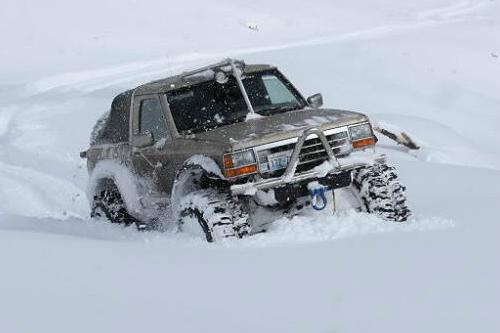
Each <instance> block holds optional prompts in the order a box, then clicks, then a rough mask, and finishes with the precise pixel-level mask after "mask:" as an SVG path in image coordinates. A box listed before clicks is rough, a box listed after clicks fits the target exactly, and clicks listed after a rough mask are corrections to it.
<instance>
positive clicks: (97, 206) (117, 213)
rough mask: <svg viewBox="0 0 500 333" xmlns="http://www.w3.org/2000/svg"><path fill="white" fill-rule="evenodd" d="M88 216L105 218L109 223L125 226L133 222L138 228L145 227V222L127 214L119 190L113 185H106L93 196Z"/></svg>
mask: <svg viewBox="0 0 500 333" xmlns="http://www.w3.org/2000/svg"><path fill="white" fill-rule="evenodd" d="M90 217H92V218H105V219H107V220H108V221H109V222H111V223H119V224H123V225H126V226H129V225H131V224H135V225H136V226H137V228H138V229H140V230H143V229H146V224H144V223H142V222H140V221H139V220H138V219H136V218H135V217H133V216H132V215H130V214H129V212H128V211H127V208H126V206H125V203H124V201H123V198H122V196H121V194H120V191H119V190H118V188H117V187H116V186H114V185H113V186H107V187H106V188H104V189H102V190H101V191H100V192H99V193H98V194H97V195H95V196H94V202H93V205H92V210H91V213H90Z"/></svg>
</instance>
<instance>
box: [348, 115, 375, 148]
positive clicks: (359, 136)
mask: <svg viewBox="0 0 500 333" xmlns="http://www.w3.org/2000/svg"><path fill="white" fill-rule="evenodd" d="M349 136H350V138H351V143H352V147H353V148H354V149H360V148H366V147H368V146H374V145H375V143H376V142H377V139H376V138H375V135H374V133H373V128H372V126H371V124H370V122H368V121H367V122H363V123H358V124H354V125H352V126H349Z"/></svg>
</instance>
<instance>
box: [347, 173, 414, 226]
mask: <svg viewBox="0 0 500 333" xmlns="http://www.w3.org/2000/svg"><path fill="white" fill-rule="evenodd" d="M352 186H353V188H354V189H355V191H356V192H357V194H358V196H359V198H360V199H361V202H362V209H363V210H364V211H366V212H368V213H372V214H376V215H378V216H380V217H382V218H383V219H385V220H389V221H395V222H404V221H406V220H407V219H408V218H409V217H410V215H411V211H410V209H409V208H408V207H407V205H406V195H405V190H406V188H405V187H404V186H403V185H401V183H400V182H399V179H398V176H397V174H396V172H395V169H394V167H390V166H388V165H386V164H380V163H377V164H374V165H373V166H370V167H364V168H359V169H356V170H355V171H353V181H352Z"/></svg>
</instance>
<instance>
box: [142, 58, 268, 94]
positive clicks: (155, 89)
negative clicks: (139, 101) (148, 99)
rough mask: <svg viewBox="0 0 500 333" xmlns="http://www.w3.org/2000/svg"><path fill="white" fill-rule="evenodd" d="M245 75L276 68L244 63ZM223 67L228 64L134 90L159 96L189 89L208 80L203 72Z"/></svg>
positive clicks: (163, 80)
mask: <svg viewBox="0 0 500 333" xmlns="http://www.w3.org/2000/svg"><path fill="white" fill-rule="evenodd" d="M239 63H241V64H243V73H244V74H251V73H254V72H260V71H263V70H268V69H273V68H275V67H274V66H271V65H264V64H252V65H245V64H244V63H243V62H239ZM223 65H228V64H227V63H226V62H220V63H217V64H213V65H209V66H206V67H203V68H200V69H197V70H195V71H190V72H184V73H181V74H179V75H175V76H171V77H167V78H165V79H161V80H157V81H152V82H148V83H146V84H143V85H140V86H138V87H137V88H135V89H134V94H135V95H145V94H157V93H165V92H167V91H170V90H175V89H179V88H182V87H188V86H191V85H193V84H196V83H200V82H203V81H207V80H208V78H207V77H206V76H203V71H207V70H211V69H213V68H217V67H221V66H223Z"/></svg>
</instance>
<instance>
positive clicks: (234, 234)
mask: <svg viewBox="0 0 500 333" xmlns="http://www.w3.org/2000/svg"><path fill="white" fill-rule="evenodd" d="M179 229H180V231H181V232H186V233H189V234H191V235H194V236H200V235H201V236H202V237H204V238H205V239H206V240H207V241H208V242H214V241H217V240H221V239H224V238H241V237H243V236H245V235H247V234H248V233H249V231H250V225H249V223H248V214H247V213H245V211H244V210H243V209H242V207H241V205H240V204H239V202H236V201H234V200H233V199H232V198H231V197H230V196H229V195H228V194H225V193H221V192H219V191H218V190H215V189H204V190H197V191H194V192H191V193H189V194H187V195H186V196H185V197H184V198H182V199H181V202H180V203H179Z"/></svg>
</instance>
